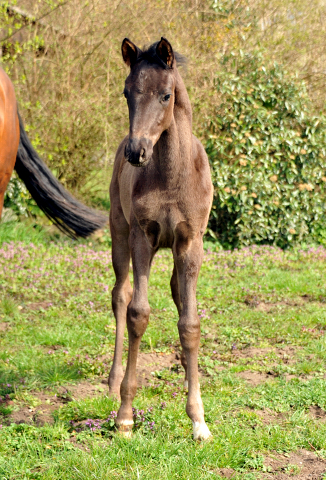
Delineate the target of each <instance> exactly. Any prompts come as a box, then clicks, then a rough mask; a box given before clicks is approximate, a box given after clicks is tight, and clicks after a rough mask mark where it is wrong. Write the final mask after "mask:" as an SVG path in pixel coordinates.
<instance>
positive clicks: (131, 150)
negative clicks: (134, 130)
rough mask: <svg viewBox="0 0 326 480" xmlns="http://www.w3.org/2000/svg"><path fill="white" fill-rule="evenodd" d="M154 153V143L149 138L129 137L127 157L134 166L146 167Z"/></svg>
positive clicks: (126, 147)
mask: <svg viewBox="0 0 326 480" xmlns="http://www.w3.org/2000/svg"><path fill="white" fill-rule="evenodd" d="M152 154H153V143H152V140H149V139H148V138H144V137H142V138H129V140H128V143H127V144H126V146H125V157H126V159H127V160H128V162H129V163H130V164H131V165H133V166H134V167H144V166H145V165H146V164H147V163H148V161H149V160H150V158H151V156H152Z"/></svg>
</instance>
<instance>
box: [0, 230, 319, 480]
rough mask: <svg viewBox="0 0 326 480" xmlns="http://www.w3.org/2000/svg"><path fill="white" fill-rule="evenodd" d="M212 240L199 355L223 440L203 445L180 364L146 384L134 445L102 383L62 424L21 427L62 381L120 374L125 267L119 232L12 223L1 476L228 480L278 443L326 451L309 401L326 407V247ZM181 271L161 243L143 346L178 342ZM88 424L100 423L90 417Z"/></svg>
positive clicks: (2, 235)
mask: <svg viewBox="0 0 326 480" xmlns="http://www.w3.org/2000/svg"><path fill="white" fill-rule="evenodd" d="M207 248H208V249H207V250H206V253H205V259H204V263H203V267H202V270H201V275H200V278H199V282H198V294H197V299H198V312H199V315H200V317H201V324H202V341H201V348H200V355H199V363H200V371H201V385H202V387H201V390H202V396H203V401H204V405H205V412H206V420H207V423H208V425H209V428H210V430H211V432H212V434H213V437H212V439H211V440H209V441H207V442H203V443H196V442H194V441H193V440H192V438H191V423H190V421H189V419H188V417H187V415H186V413H185V401H186V395H185V392H184V391H183V389H182V387H181V385H182V377H183V374H182V369H181V368H178V367H175V368H173V369H168V368H161V369H160V368H158V369H157V371H155V372H153V375H152V377H153V381H152V384H151V386H149V387H146V388H143V389H141V390H139V391H138V393H137V396H136V399H135V402H134V407H135V408H136V409H138V410H141V409H143V410H144V414H143V416H144V420H141V417H142V415H140V414H139V418H138V427H137V428H136V429H135V432H134V434H133V437H132V438H131V439H130V440H126V439H124V438H122V437H121V436H120V435H119V434H118V433H117V432H116V431H115V430H114V427H113V424H114V415H115V414H114V412H115V411H117V409H118V407H119V405H118V403H117V402H116V401H114V400H112V399H111V398H109V397H108V396H107V390H106V388H107V387H105V386H104V385H103V388H102V389H100V390H99V392H98V396H96V397H95V398H86V399H83V398H75V397H74V398H73V401H69V402H68V403H62V405H60V408H59V407H58V408H57V410H56V411H55V412H54V413H53V416H54V424H53V425H44V426H38V425H37V424H36V423H34V424H30V425H28V424H18V425H16V424H13V423H11V424H10V418H11V415H13V413H14V412H15V411H17V410H19V409H20V408H23V406H24V405H25V406H26V405H27V406H28V407H30V408H31V410H32V409H33V408H34V407H35V406H37V405H39V403H40V401H39V400H38V398H37V395H38V394H40V393H42V392H43V393H44V392H50V393H51V392H52V393H51V394H53V395H54V394H55V392H59V391H60V388H62V387H63V386H64V387H65V388H66V389H67V392H68V393H67V395H68V396H69V395H70V393H69V392H70V390H72V389H73V385H78V384H79V383H80V382H82V381H84V382H85V381H86V380H89V382H93V381H95V379H96V378H98V377H99V376H101V377H105V376H107V375H108V372H109V368H110V365H111V359H112V354H113V345H114V330H115V322H114V318H113V314H112V311H111V306H110V303H111V301H110V291H111V289H112V287H113V285H114V276H113V271H112V267H111V255H110V251H109V242H108V240H107V239H105V240H104V242H103V243H97V242H95V241H94V240H93V241H92V240H90V241H86V242H73V241H70V240H66V239H63V238H62V237H58V238H56V239H53V237H49V236H48V234H47V233H46V232H45V231H44V230H37V229H36V228H33V227H31V226H27V227H26V225H24V224H8V223H7V224H0V327H1V328H0V341H1V351H0V397H1V401H0V424H1V425H2V427H1V428H0V478H1V479H2V478H3V479H15V480H16V479H22V480H23V479H24V480H25V479H51V480H52V479H58V480H59V479H60V480H68V479H69V480H70V479H85V480H86V479H87V480H88V479H91V478H96V479H108V478H110V479H111V478H112V479H114V478H119V479H120V478H121V479H139V478H140V479H144V480H145V479H148V480H149V479H151V480H152V479H153V478H159V479H160V480H162V479H163V480H165V479H166V480H170V479H180V480H184V479H193V478H196V477H198V478H200V479H211V478H214V479H220V478H222V477H221V476H220V475H219V473H218V471H219V470H218V469H220V468H230V469H233V470H234V477H233V478H237V479H245V480H250V479H256V478H257V479H258V478H259V475H260V473H263V472H264V471H266V469H265V466H264V458H265V456H268V455H270V454H271V453H272V452H274V453H275V452H278V453H282V452H283V453H286V452H293V451H296V450H297V449H299V448H305V449H308V450H313V451H315V452H318V454H319V455H320V456H322V457H325V455H326V449H325V436H326V423H325V422H324V421H323V420H320V419H316V418H314V417H313V416H312V415H311V413H310V411H309V409H311V407H313V406H317V407H320V409H322V410H326V388H325V387H326V381H325V375H326V368H325V358H326V340H325V338H326V337H325V332H326V313H325V312H326V310H325V300H326V291H325V290H326V289H325V285H326V273H325V264H326V251H325V250H324V249H321V248H320V249H317V248H314V249H311V250H308V249H306V250H299V249H297V250H293V251H289V252H285V253H284V252H281V251H280V250H278V249H276V248H272V247H260V248H248V249H243V250H239V251H235V252H233V253H232V252H225V251H218V252H215V251H211V250H209V248H212V245H207ZM171 270H172V259H171V255H170V253H169V252H167V251H161V252H159V253H158V255H157V256H156V259H155V261H154V263H153V267H152V274H151V278H150V289H149V301H150V305H151V310H152V313H151V318H150V324H149V326H148V329H147V331H146V334H145V335H144V337H143V341H142V344H141V351H142V352H145V353H146V352H158V353H159V352H161V353H163V354H164V353H169V352H171V351H174V350H178V349H179V341H178V333H177V326H176V324H177V314H176V308H175V306H174V304H173V301H172V299H171V296H170V292H169V279H170V275H171ZM246 352H249V353H246ZM126 355H127V341H126V342H125V352H124V361H125V360H126ZM248 371H250V372H255V375H258V376H259V375H261V383H259V384H257V385H253V384H250V383H248V382H247V381H246V380H245V379H244V378H243V377H242V376H241V375H242V372H247V373H248ZM111 412H113V413H111ZM266 415H267V416H266ZM87 419H92V420H93V421H95V420H98V422H99V428H96V429H95V430H94V431H93V430H91V429H90V428H88V427H87V426H85V421H86V420H87ZM152 422H154V424H153V423H152ZM150 425H154V427H153V428H151V427H150ZM287 468H288V470H289V473H291V472H293V473H295V472H296V468H297V467H296V466H288V467H287Z"/></svg>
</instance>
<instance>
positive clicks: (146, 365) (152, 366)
mask: <svg viewBox="0 0 326 480" xmlns="http://www.w3.org/2000/svg"><path fill="white" fill-rule="evenodd" d="M179 358H180V357H179V354H178V353H168V354H166V353H156V352H153V353H140V354H139V355H138V360H137V381H138V386H139V387H148V386H149V385H151V384H153V380H154V379H156V380H158V378H157V377H154V376H153V375H152V372H156V371H158V372H159V371H160V370H163V369H164V368H169V369H171V368H173V369H175V370H177V371H179V369H180V372H181V371H182V372H183V369H181V363H180V360H179Z"/></svg>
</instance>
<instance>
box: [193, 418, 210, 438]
mask: <svg viewBox="0 0 326 480" xmlns="http://www.w3.org/2000/svg"><path fill="white" fill-rule="evenodd" d="M193 427H194V440H207V439H208V438H209V437H211V436H212V434H211V432H210V431H209V429H208V426H207V425H206V423H205V422H203V423H199V422H193Z"/></svg>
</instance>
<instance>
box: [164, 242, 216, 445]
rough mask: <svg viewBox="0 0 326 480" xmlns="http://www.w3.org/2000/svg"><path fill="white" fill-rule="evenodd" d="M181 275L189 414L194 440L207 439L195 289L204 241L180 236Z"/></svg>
mask: <svg viewBox="0 0 326 480" xmlns="http://www.w3.org/2000/svg"><path fill="white" fill-rule="evenodd" d="M173 255H174V259H175V265H176V267H177V272H178V280H179V290H180V300H181V305H182V309H181V314H180V318H179V322H178V329H179V336H180V341H181V345H182V348H183V352H184V354H185V357H186V365H187V367H186V368H187V377H188V397H187V405H186V412H187V414H188V416H189V417H190V419H191V420H192V423H193V436H194V439H195V440H205V439H206V438H208V437H209V436H210V431H209V429H208V427H207V425H206V423H205V419H204V407H203V402H202V399H201V395H200V389H199V382H198V348H199V341H200V321H199V317H198V314H197V305H196V286H197V279H198V274H199V270H200V267H201V264H202V259H203V243H202V238H201V237H198V238H195V239H193V240H190V241H188V240H187V239H186V240H185V238H184V236H183V235H180V236H179V238H178V236H177V239H176V243H175V246H174V249H173Z"/></svg>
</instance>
